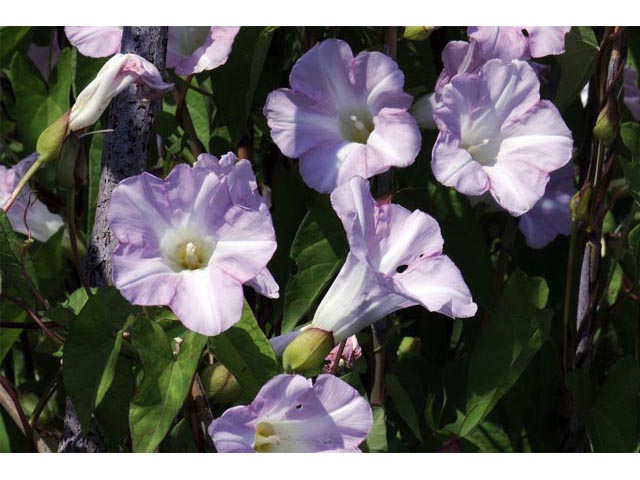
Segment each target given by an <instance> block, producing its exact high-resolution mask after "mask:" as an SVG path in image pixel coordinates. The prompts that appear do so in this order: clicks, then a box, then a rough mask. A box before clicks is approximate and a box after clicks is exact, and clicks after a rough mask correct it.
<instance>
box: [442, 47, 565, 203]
mask: <svg viewBox="0 0 640 480" xmlns="http://www.w3.org/2000/svg"><path fill="white" fill-rule="evenodd" d="M539 90H540V82H539V81H538V77H537V76H536V74H535V72H534V70H533V69H532V68H531V67H530V66H529V65H528V64H527V63H526V62H522V61H518V60H514V61H513V62H511V63H509V64H505V63H503V62H502V61H501V60H498V59H495V60H489V61H488V62H487V63H485V64H484V66H483V67H482V68H481V69H480V71H479V72H478V74H460V75H457V76H456V77H454V78H453V79H452V80H451V83H449V84H448V85H446V86H445V87H444V88H443V90H442V102H443V106H442V107H440V108H438V109H437V110H436V112H435V118H436V123H437V124H438V128H439V129H440V134H439V135H438V139H437V140H436V143H435V145H434V147H433V154H432V161H431V167H432V169H433V173H434V175H435V177H436V179H437V180H438V181H440V182H441V183H443V184H444V185H447V186H450V187H454V188H455V189H456V190H458V191H459V192H461V193H464V194H466V195H473V196H479V195H482V194H484V193H485V192H487V191H488V192H490V193H491V195H492V196H493V198H494V199H495V200H496V201H497V202H498V204H500V205H501V206H502V207H503V208H505V209H506V210H508V211H509V213H511V214H512V215H514V216H519V215H522V214H523V213H525V212H526V211H528V210H530V209H531V208H532V207H533V206H534V205H535V204H536V202H537V201H538V200H539V199H540V198H541V197H542V195H543V194H544V190H545V186H546V184H547V182H548V181H549V173H551V172H553V171H555V170H557V169H559V168H561V167H562V166H563V165H566V163H567V162H568V161H569V159H570V158H571V150H572V145H573V142H572V139H571V132H570V131H569V129H568V128H567V126H566V125H565V123H564V121H563V120H562V117H561V116H560V113H559V112H558V110H557V109H556V107H555V106H554V105H553V104H552V103H551V102H549V101H547V100H540V94H539Z"/></svg>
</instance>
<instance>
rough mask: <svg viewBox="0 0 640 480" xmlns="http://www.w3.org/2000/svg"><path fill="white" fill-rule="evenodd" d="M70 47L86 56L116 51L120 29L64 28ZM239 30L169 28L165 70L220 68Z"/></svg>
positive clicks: (181, 72)
mask: <svg viewBox="0 0 640 480" xmlns="http://www.w3.org/2000/svg"><path fill="white" fill-rule="evenodd" d="M64 31H65V33H66V35H67V38H68V39H69V42H70V43H71V45H73V46H75V47H76V48H77V49H78V50H79V51H80V53H82V54H83V55H85V56H87V57H108V56H110V55H114V54H116V53H118V52H119V51H120V47H121V42H122V27H65V29H64ZM239 31H240V27H169V34H168V39H167V68H173V69H175V72H176V73H177V74H179V75H193V74H195V73H200V72H203V71H205V70H213V69H214V68H217V67H219V66H221V65H224V64H225V63H226V62H227V59H228V58H229V54H230V53H231V47H232V45H233V41H234V40H235V37H236V35H237V34H238V32H239Z"/></svg>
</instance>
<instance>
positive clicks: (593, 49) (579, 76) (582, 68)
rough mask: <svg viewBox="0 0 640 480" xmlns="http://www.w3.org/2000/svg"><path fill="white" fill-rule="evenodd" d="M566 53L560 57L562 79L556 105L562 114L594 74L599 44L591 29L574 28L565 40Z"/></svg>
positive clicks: (557, 92)
mask: <svg viewBox="0 0 640 480" xmlns="http://www.w3.org/2000/svg"><path fill="white" fill-rule="evenodd" d="M564 45H565V51H564V53H563V54H562V55H560V56H558V57H557V58H558V64H559V65H560V71H561V77H560V83H559V84H558V90H557V91H556V98H555V104H556V106H557V107H558V109H559V110H560V111H561V112H562V111H564V110H565V109H566V108H567V107H569V105H571V104H572V103H573V102H574V101H575V100H576V99H577V98H578V96H579V95H580V91H581V90H582V88H583V87H584V86H585V84H586V83H587V82H588V81H589V77H591V75H592V74H593V71H594V69H595V64H596V55H597V53H598V42H597V40H596V36H595V34H594V33H593V29H592V28H591V27H572V28H571V31H570V32H569V33H568V34H567V35H566V37H565V40H564Z"/></svg>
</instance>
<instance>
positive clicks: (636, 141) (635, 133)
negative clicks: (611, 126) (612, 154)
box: [620, 122, 640, 162]
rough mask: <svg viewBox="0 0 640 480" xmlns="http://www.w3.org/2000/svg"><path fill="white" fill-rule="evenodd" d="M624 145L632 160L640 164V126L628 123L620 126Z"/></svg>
mask: <svg viewBox="0 0 640 480" xmlns="http://www.w3.org/2000/svg"><path fill="white" fill-rule="evenodd" d="M620 137H621V138H622V143H624V145H625V147H627V148H628V149H629V151H630V152H631V159H632V160H633V161H634V162H640V124H638V123H634V122H626V123H623V124H622V125H621V126H620Z"/></svg>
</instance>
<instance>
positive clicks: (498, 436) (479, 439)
mask: <svg viewBox="0 0 640 480" xmlns="http://www.w3.org/2000/svg"><path fill="white" fill-rule="evenodd" d="M463 438H464V439H465V440H467V441H469V442H471V443H473V444H474V445H475V446H476V447H478V450H479V451H480V452H483V453H510V452H513V447H512V446H511V442H510V441H509V437H508V435H507V434H506V433H505V431H504V428H502V425H500V422H498V421H497V420H496V419H491V418H487V419H485V420H484V421H483V422H482V423H480V424H479V425H478V426H477V427H476V428H474V429H473V430H471V431H470V432H468V433H467V435H466V436H465V437H463Z"/></svg>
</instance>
